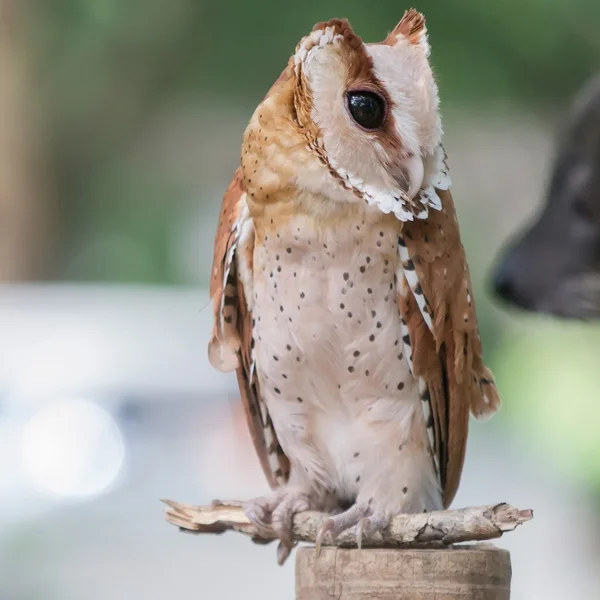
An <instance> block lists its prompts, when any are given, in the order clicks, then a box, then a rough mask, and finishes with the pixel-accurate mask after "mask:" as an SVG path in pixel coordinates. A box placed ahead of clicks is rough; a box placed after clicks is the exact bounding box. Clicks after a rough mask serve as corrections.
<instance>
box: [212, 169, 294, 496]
mask: <svg viewBox="0 0 600 600" xmlns="http://www.w3.org/2000/svg"><path fill="white" fill-rule="evenodd" d="M244 209H245V188H244V183H243V177H242V174H241V170H240V169H238V170H237V171H236V174H235V176H234V178H233V181H232V182H231V184H230V185H229V187H228V188H227V191H226V192H225V197H224V198H223V205H222V208H221V215H220V217H219V224H218V226H217V234H216V238H215V251H214V258H213V267H212V275H211V281H210V295H211V299H212V302H213V310H214V327H213V332H212V336H211V339H210V342H209V347H208V348H209V349H208V354H209V359H210V362H211V364H212V365H213V366H214V367H215V368H217V369H219V370H220V371H232V370H234V369H235V371H236V375H237V381H238V386H239V389H240V395H241V398H242V404H243V406H244V412H245V414H246V421H247V423H248V428H249V430H250V437H251V438H252V442H253V444H254V448H255V450H256V453H257V454H258V458H259V461H260V464H261V466H262V468H263V471H264V473H265V475H266V477H267V480H268V482H269V485H270V486H271V487H272V488H274V487H277V486H278V485H281V484H282V483H284V482H285V481H287V479H288V477H289V470H290V466H289V461H288V459H287V457H286V456H285V454H284V453H283V450H282V449H281V446H280V445H279V442H278V441H277V435H276V433H275V430H274V428H273V423H272V422H271V418H270V416H269V413H268V410H267V406H266V403H265V402H264V400H263V399H262V397H261V395H260V389H259V384H258V380H257V377H256V373H255V370H254V365H253V347H254V342H253V337H252V329H253V320H252V313H251V311H250V310H249V308H248V302H247V299H246V293H245V290H244V284H243V282H242V279H241V278H240V276H239V270H240V264H244V266H245V268H247V269H249V270H250V271H251V269H252V263H253V250H254V238H253V233H252V235H251V236H250V238H249V239H245V240H243V244H242V243H241V236H242V232H243V231H244V229H243V228H244V226H245V220H247V216H246V215H245V213H244Z"/></svg>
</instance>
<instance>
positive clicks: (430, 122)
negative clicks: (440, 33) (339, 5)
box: [290, 10, 449, 220]
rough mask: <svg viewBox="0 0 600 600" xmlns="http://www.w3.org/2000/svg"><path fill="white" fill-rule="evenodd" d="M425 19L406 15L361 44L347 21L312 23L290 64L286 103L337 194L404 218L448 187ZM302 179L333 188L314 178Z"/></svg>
mask: <svg viewBox="0 0 600 600" xmlns="http://www.w3.org/2000/svg"><path fill="white" fill-rule="evenodd" d="M428 57H429V43H428V39H427V31H426V27H425V19H424V17H423V16H422V15H421V14H420V13H418V12H416V11H415V10H409V11H407V12H406V13H405V14H404V16H403V18H402V20H401V21H400V22H399V23H398V25H397V26H396V27H395V28H394V30H393V31H392V32H391V33H390V34H389V35H388V36H387V37H386V39H385V40H384V41H383V42H381V43H377V44H365V43H363V41H362V40H361V39H360V38H359V37H358V36H357V35H356V34H355V33H354V32H353V31H352V29H351V27H350V25H349V23H348V22H347V21H345V20H339V19H335V20H332V21H328V22H325V23H319V24H317V25H315V27H314V28H313V31H312V33H310V34H309V35H308V36H306V37H305V38H304V39H302V40H301V41H300V43H299V44H298V46H297V48H296V52H295V54H294V56H293V58H292V61H290V66H291V68H293V75H292V77H293V80H294V82H293V83H294V108H295V112H296V119H297V122H298V125H299V126H300V128H301V129H302V130H303V133H304V134H305V135H306V136H307V137H308V140H309V146H310V148H311V149H312V151H313V152H315V153H317V154H318V156H319V158H320V160H321V161H323V162H325V163H326V166H327V169H328V171H329V176H330V179H331V178H333V179H335V180H337V181H336V182H335V185H336V190H335V191H333V190H327V191H326V193H327V194H328V195H329V196H330V197H334V198H335V197H338V196H340V195H342V194H343V192H341V191H340V188H341V190H345V191H346V193H347V195H348V192H349V193H350V195H352V196H353V197H354V199H355V200H357V199H358V200H363V201H365V202H367V203H368V204H372V205H376V206H377V207H378V208H379V209H380V210H383V211H384V212H386V213H389V212H393V213H395V214H396V216H397V217H398V218H400V219H402V220H408V219H412V218H414V217H417V218H425V217H427V214H428V207H433V208H438V209H439V208H440V206H439V198H438V197H437V195H436V194H435V191H434V189H430V188H432V187H433V188H435V187H438V188H443V189H446V188H447V187H448V185H449V178H448V174H447V168H446V165H445V155H444V150H443V148H442V146H441V138H442V129H441V122H440V115H439V110H438V104H439V99H438V90H437V86H436V83H435V80H434V77H433V73H432V70H431V67H430V64H429V60H428ZM305 179H306V181H304V180H303V181H302V183H303V185H305V186H307V187H310V186H311V185H313V186H314V187H315V188H317V189H315V190H314V191H322V186H323V185H331V187H332V188H333V187H334V186H333V185H332V182H324V181H322V180H321V179H320V178H318V177H316V178H315V179H314V181H311V178H310V177H308V178H305Z"/></svg>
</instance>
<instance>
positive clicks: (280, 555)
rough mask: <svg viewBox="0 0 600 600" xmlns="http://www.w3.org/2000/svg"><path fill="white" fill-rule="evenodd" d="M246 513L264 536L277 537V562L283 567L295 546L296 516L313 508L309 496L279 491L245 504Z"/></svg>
mask: <svg viewBox="0 0 600 600" xmlns="http://www.w3.org/2000/svg"><path fill="white" fill-rule="evenodd" d="M243 508H244V513H245V514H246V516H247V517H248V519H250V521H251V522H252V523H253V524H254V525H255V527H256V528H257V529H258V532H259V533H260V534H262V536H264V537H267V538H272V537H273V533H275V534H276V535H277V537H278V538H279V540H280V544H279V546H278V548H277V562H278V563H279V564H280V565H281V564H283V563H284V562H285V560H286V559H287V558H288V556H289V555H290V552H291V551H292V549H293V548H294V546H295V542H294V538H293V528H294V515H295V514H296V513H299V512H303V511H305V510H309V509H310V508H311V504H310V502H309V498H308V496H307V495H306V494H305V493H303V492H300V491H298V490H290V489H287V490H279V491H277V492H275V493H274V494H271V495H269V496H264V497H261V498H255V499H254V500H249V501H248V502H245V503H244V506H243Z"/></svg>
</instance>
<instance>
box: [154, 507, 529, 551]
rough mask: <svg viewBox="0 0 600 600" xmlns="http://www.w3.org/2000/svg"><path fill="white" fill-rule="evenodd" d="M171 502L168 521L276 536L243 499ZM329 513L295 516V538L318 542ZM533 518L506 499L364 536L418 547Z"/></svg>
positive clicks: (344, 539)
mask: <svg viewBox="0 0 600 600" xmlns="http://www.w3.org/2000/svg"><path fill="white" fill-rule="evenodd" d="M163 502H164V503H165V504H166V505H167V509H166V516H167V521H168V522H169V523H171V524H172V525H175V526H176V527H179V528H180V529H181V530H184V531H189V532H192V533H223V532H225V531H228V530H231V531H237V532H239V533H243V534H245V535H248V536H250V537H251V538H252V539H253V540H254V541H255V542H259V543H268V542H270V541H273V540H274V539H276V535H275V533H274V532H273V531H272V530H266V529H262V528H261V529H260V530H259V529H258V528H257V527H256V526H255V525H253V524H252V523H251V522H250V520H249V519H248V518H247V517H246V515H245V513H244V511H243V509H242V503H241V502H227V503H226V502H219V501H215V503H213V505H212V506H193V505H190V504H180V503H178V502H173V501H171V500H163ZM327 517H328V515H326V514H323V513H318V512H312V511H309V512H304V513H299V514H297V515H296V517H295V518H294V540H295V541H298V542H312V543H314V542H315V539H316V537H317V533H318V531H319V529H320V528H321V526H322V525H323V523H324V522H325V520H326V519H327ZM532 518H533V511H532V510H519V509H517V508H514V507H513V506H510V505H509V504H506V503H500V504H490V505H487V506H476V507H470V508H461V509H458V510H445V511H437V512H430V513H420V514H412V515H398V516H397V517H395V518H394V519H393V520H392V522H391V523H390V525H389V527H388V528H387V529H386V530H385V531H384V532H383V535H381V534H374V535H372V536H368V535H364V536H363V546H369V547H378V546H379V547H381V546H386V547H389V546H392V547H394V546H396V547H398V546H400V547H418V546H423V545H432V544H442V545H447V544H455V543H459V542H471V541H480V540H491V539H494V538H499V537H500V536H502V534H503V533H505V532H506V531H512V530H513V529H515V528H516V527H518V526H519V525H522V524H523V523H525V522H527V521H529V520H531V519H532ZM323 545H324V546H325V545H335V546H340V547H356V534H355V532H353V531H352V530H349V531H345V532H343V533H342V534H341V535H340V536H339V537H338V538H337V539H336V540H335V544H333V543H332V542H331V540H330V538H329V536H326V540H325V541H324V542H323Z"/></svg>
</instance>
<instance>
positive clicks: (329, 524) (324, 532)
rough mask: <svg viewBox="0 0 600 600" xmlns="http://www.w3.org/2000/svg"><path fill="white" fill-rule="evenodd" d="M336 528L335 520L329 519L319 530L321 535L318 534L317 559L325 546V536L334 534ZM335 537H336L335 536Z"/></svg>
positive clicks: (316, 541)
mask: <svg viewBox="0 0 600 600" xmlns="http://www.w3.org/2000/svg"><path fill="white" fill-rule="evenodd" d="M334 528H335V523H334V522H333V519H327V520H326V521H325V523H323V525H321V529H319V533H318V534H317V539H316V540H315V550H316V553H317V557H318V556H319V555H320V554H321V545H322V544H323V540H324V539H325V536H326V535H327V534H328V533H329V532H333V530H334ZM333 537H335V536H333Z"/></svg>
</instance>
